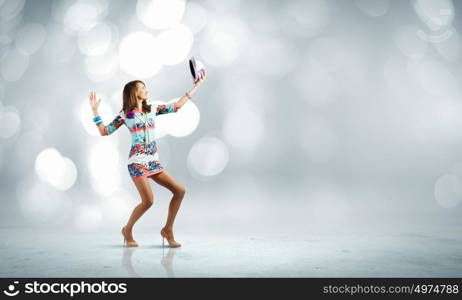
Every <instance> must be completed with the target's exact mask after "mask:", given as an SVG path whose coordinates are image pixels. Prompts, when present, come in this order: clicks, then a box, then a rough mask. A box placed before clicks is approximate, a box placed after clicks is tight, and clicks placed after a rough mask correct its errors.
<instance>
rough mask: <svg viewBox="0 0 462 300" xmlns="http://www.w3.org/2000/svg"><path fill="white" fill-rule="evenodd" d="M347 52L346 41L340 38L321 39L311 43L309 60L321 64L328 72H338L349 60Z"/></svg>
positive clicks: (308, 52)
mask: <svg viewBox="0 0 462 300" xmlns="http://www.w3.org/2000/svg"><path fill="white" fill-rule="evenodd" d="M345 50H346V44H345V41H343V40H341V39H340V38H339V37H332V36H329V37H320V38H316V39H315V40H313V41H312V42H311V43H310V45H309V48H308V51H307V59H308V61H309V62H310V61H312V62H316V63H319V65H320V66H322V67H323V68H324V69H325V70H326V71H328V72H338V71H339V70H341V69H342V67H343V66H344V65H345V61H346V59H347V53H346V51H345Z"/></svg>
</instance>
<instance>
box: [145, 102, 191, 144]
mask: <svg viewBox="0 0 462 300" xmlns="http://www.w3.org/2000/svg"><path fill="white" fill-rule="evenodd" d="M178 99H179V98H176V99H174V100H173V101H177V100H178ZM170 102H172V101H169V103H170ZM152 103H153V104H154V107H155V106H157V105H159V104H164V102H161V101H154V102H152ZM199 121H200V112H199V109H198V108H197V106H196V104H195V103H194V102H192V101H191V100H190V101H188V102H186V104H184V105H183V106H182V107H181V108H179V109H178V111H177V112H176V113H174V114H166V115H158V116H156V118H155V122H156V138H158V137H160V135H162V133H163V132H165V133H168V134H170V135H172V136H175V137H182V136H187V135H190V134H191V133H193V132H194V131H195V130H196V128H197V126H198V125H199ZM157 128H158V129H159V135H157Z"/></svg>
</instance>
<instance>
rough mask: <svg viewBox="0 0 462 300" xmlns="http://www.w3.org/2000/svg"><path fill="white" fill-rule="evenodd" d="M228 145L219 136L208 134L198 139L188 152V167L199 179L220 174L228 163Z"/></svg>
mask: <svg viewBox="0 0 462 300" xmlns="http://www.w3.org/2000/svg"><path fill="white" fill-rule="evenodd" d="M228 160H229V153H228V149H227V147H226V145H225V144H224V143H223V142H222V141H221V140H219V139H218V138H215V137H211V136H207V137H203V138H201V139H200V140H199V141H197V142H196V143H195V144H194V145H193V146H192V148H191V150H190V151H189V154H188V169H189V172H190V174H191V175H193V176H194V177H196V178H197V179H206V178H207V177H209V176H216V175H218V174H220V173H221V172H222V171H223V169H224V168H225V167H226V165H227V164H228Z"/></svg>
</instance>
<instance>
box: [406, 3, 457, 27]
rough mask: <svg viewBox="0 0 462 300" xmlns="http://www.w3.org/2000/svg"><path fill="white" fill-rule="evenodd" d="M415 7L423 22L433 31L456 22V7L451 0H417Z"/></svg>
mask: <svg viewBox="0 0 462 300" xmlns="http://www.w3.org/2000/svg"><path fill="white" fill-rule="evenodd" d="M413 5H414V10H415V11H416V13H417V15H418V16H419V18H420V19H421V20H422V22H424V23H425V24H426V25H427V26H428V28H430V29H431V30H433V31H438V30H441V29H442V28H443V27H446V26H449V25H451V24H452V21H453V20H454V5H453V3H452V1H451V0H439V1H428V0H415V1H413Z"/></svg>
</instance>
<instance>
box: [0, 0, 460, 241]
mask: <svg viewBox="0 0 462 300" xmlns="http://www.w3.org/2000/svg"><path fill="white" fill-rule="evenodd" d="M461 7H462V5H461V2H457V1H442V0H439V1H437V0H435V1H386V0H371V1H366V0H357V1H340V0H337V1H333V0H329V1H321V0H313V1H302V0H299V1H263V0H256V1H237V0H232V1H231V0H229V1H187V2H183V1H178V0H175V1H121V0H115V1H107V0H106V1H105V0H96V1H85V0H75V1H47V0H41V1H19V0H18V1H0V17H1V26H0V47H1V48H0V54H1V62H0V121H1V130H0V141H1V145H0V176H1V179H0V184H1V200H0V226H2V227H10V226H13V227H14V226H26V227H36V228H41V227H44V228H46V227H49V226H52V227H59V228H64V229H71V230H79V231H89V232H97V231H101V230H111V231H112V230H117V231H118V230H119V227H120V225H122V224H124V223H125V222H126V220H127V219H128V217H129V214H130V213H131V210H132V208H133V207H134V206H135V205H136V203H137V202H138V201H140V199H139V196H138V193H137V191H136V189H135V186H134V185H133V183H132V181H131V179H130V177H129V174H128V171H127V168H126V161H127V156H128V151H129V147H130V134H129V132H128V130H127V129H126V128H125V127H122V128H120V129H119V130H118V131H116V132H115V133H114V134H113V135H110V136H105V137H101V136H98V135H97V134H96V133H97V131H96V128H95V126H94V125H93V123H92V114H91V111H90V106H89V103H88V99H87V95H88V93H89V91H91V90H93V91H96V93H97V96H98V97H99V98H101V99H102V104H101V109H100V112H101V115H102V117H103V121H104V122H105V123H106V124H107V123H109V122H110V121H111V120H112V118H113V117H114V116H115V115H116V113H117V112H118V111H119V109H120V108H121V104H122V98H121V90H122V88H123V86H124V84H125V83H126V82H128V81H130V80H133V79H141V80H143V81H145V83H146V84H147V87H148V90H149V94H148V96H149V98H150V101H162V102H168V101H172V100H174V99H176V98H178V97H180V96H181V95H183V94H184V92H185V91H187V90H189V88H190V87H191V85H192V80H191V76H190V74H189V68H188V59H189V57H191V56H195V57H196V58H197V59H199V60H201V61H202V62H203V63H204V64H205V65H206V66H207V70H208V76H207V79H206V81H205V82H204V83H203V84H202V86H201V87H200V88H199V90H198V92H197V93H196V94H195V95H194V98H193V100H192V101H191V102H190V103H188V105H187V106H185V107H184V110H183V111H181V113H178V114H176V115H169V116H163V117H162V118H159V131H158V142H159V149H160V158H161V162H162V163H163V164H164V166H165V168H166V169H167V170H169V172H170V173H171V174H172V175H173V176H175V178H177V179H178V180H179V181H180V182H181V183H182V184H183V185H184V186H185V187H186V189H187V193H186V196H185V199H184V201H183V204H182V207H181V209H180V212H179V214H178V216H177V221H176V226H178V228H201V229H202V230H210V231H217V232H224V231H226V230H232V231H238V230H240V229H241V228H244V226H246V228H254V229H255V230H263V231H271V230H278V229H281V230H287V229H289V230H296V229H303V230H312V231H319V230H328V231H331V232H332V231H333V232H335V231H336V230H341V229H345V228H365V227H367V228H373V227H374V226H376V227H377V228H394V229H396V230H402V229H403V228H409V227H419V228H424V227H425V228H427V227H428V228H429V229H431V228H436V227H440V226H444V228H447V230H450V229H451V228H452V226H453V225H456V224H460V222H461V221H460V219H461V218H460V216H461V213H462V205H461V203H460V202H461V199H462V98H461V92H462V91H461V85H460V84H459V82H460V81H461V79H462V72H461V53H462V38H461V30H462V28H461V20H462V19H461V16H460V14H461ZM152 188H153V191H154V198H155V199H154V201H155V203H154V206H153V207H152V208H151V209H150V210H149V211H148V212H147V213H146V214H145V215H144V216H143V217H142V219H141V220H140V221H139V223H137V225H136V226H138V227H140V228H147V229H149V228H152V227H153V226H159V227H160V225H161V224H162V223H163V222H165V218H166V212H167V210H166V209H167V206H168V201H169V197H170V194H169V192H168V191H167V190H165V189H164V188H162V187H160V186H158V185H156V184H155V183H154V182H152ZM249 226H250V227H249Z"/></svg>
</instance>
